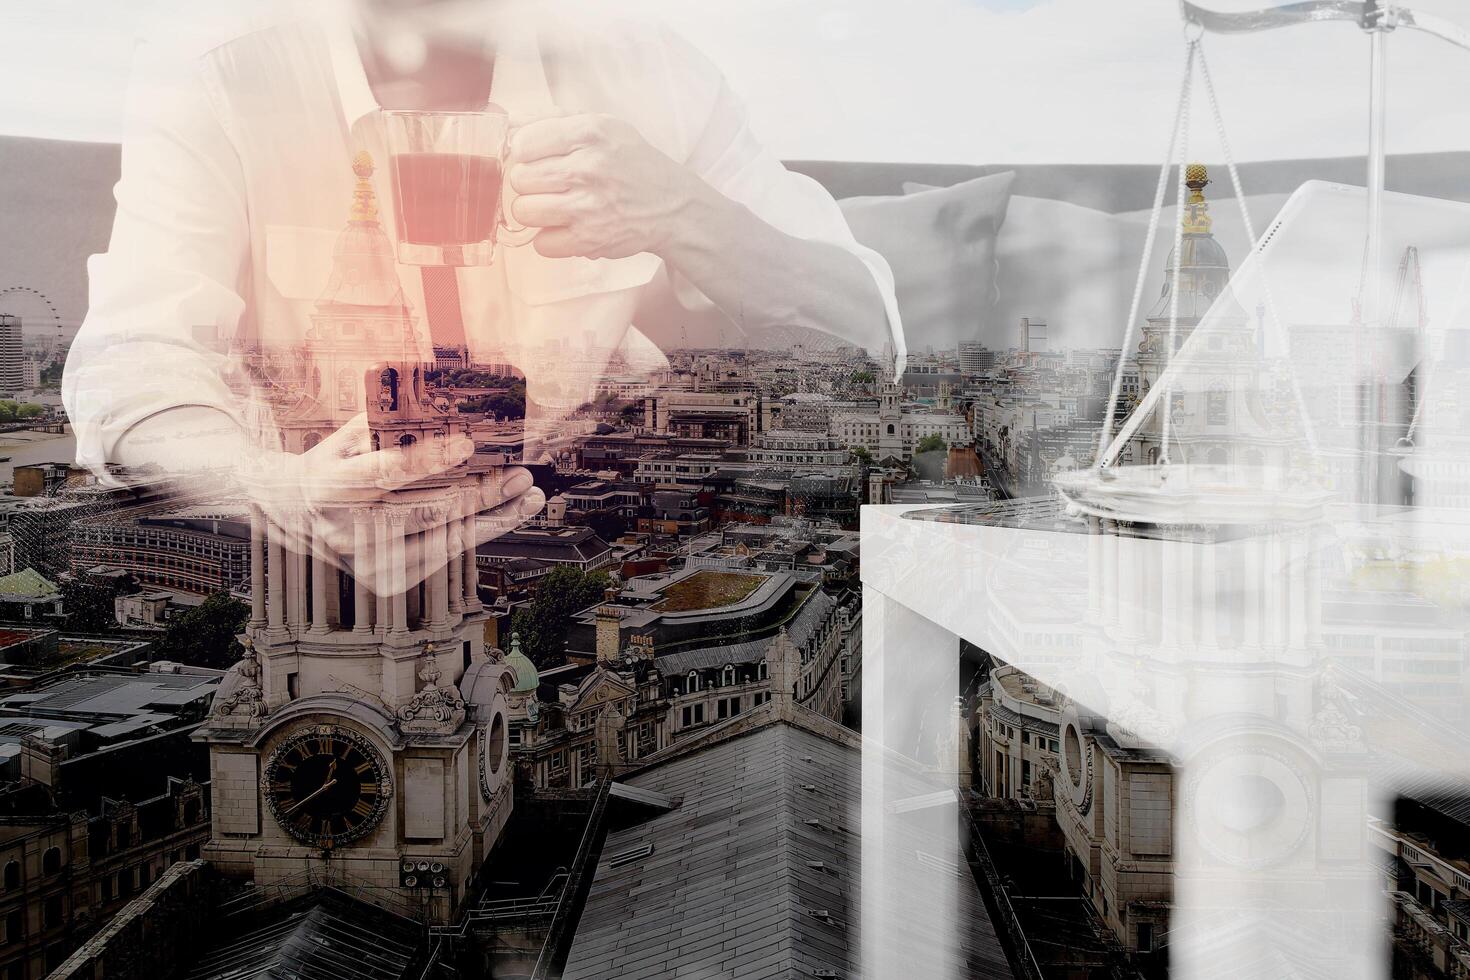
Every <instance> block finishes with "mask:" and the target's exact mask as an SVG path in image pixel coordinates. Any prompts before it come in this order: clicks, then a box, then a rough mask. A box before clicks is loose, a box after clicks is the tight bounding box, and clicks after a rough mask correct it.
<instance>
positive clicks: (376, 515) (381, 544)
mask: <svg viewBox="0 0 1470 980" xmlns="http://www.w3.org/2000/svg"><path fill="white" fill-rule="evenodd" d="M388 542H389V538H388V513H387V511H386V510H385V509H384V508H383V507H381V506H379V507H375V508H373V594H374V595H375V596H376V597H377V606H378V608H377V618H376V619H375V620H374V621H373V628H374V629H375V630H376V631H377V632H378V633H379V634H380V635H381V634H385V633H387V632H388V630H389V629H390V628H391V627H392V619H393V614H392V606H391V605H390V603H391V600H392V596H393V577H392V572H391V571H390V569H391V568H392V565H393V562H392V557H393V555H392V552H391V550H390V545H389V543H388Z"/></svg>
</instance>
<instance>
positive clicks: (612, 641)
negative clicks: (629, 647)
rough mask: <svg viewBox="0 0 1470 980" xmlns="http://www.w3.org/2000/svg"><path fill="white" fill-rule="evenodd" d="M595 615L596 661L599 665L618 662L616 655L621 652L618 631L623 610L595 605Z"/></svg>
mask: <svg viewBox="0 0 1470 980" xmlns="http://www.w3.org/2000/svg"><path fill="white" fill-rule="evenodd" d="M596 617H597V663H598V666H600V667H610V666H612V665H614V664H616V663H617V662H618V655H619V654H620V653H622V643H621V642H620V640H619V636H618V631H619V627H620V626H621V625H622V620H623V610H622V609H620V608H619V607H617V606H610V605H605V604H604V605H601V606H598V607H597V612H596Z"/></svg>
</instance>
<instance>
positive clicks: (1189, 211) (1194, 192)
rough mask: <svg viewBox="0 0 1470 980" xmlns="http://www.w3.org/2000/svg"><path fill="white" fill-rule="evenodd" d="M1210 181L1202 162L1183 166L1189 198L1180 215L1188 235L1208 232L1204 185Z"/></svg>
mask: <svg viewBox="0 0 1470 980" xmlns="http://www.w3.org/2000/svg"><path fill="white" fill-rule="evenodd" d="M1209 182H1210V172H1209V171H1208V170H1206V169H1205V165H1204V164H1202V163H1191V164H1190V165H1189V166H1187V167H1185V168H1184V186H1185V187H1187V188H1189V199H1188V200H1187V201H1186V202H1185V204H1184V214H1183V215H1182V216H1181V217H1180V221H1181V223H1182V224H1183V225H1184V231H1185V233H1186V234H1190V235H1208V234H1209V233H1210V223H1211V222H1210V206H1209V205H1208V204H1207V203H1205V185H1207V184H1208V183H1209Z"/></svg>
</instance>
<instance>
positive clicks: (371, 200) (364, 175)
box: [349, 150, 378, 225]
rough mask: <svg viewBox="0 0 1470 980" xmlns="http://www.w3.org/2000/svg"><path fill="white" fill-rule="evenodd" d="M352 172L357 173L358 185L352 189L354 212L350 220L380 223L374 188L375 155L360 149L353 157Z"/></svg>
mask: <svg viewBox="0 0 1470 980" xmlns="http://www.w3.org/2000/svg"><path fill="white" fill-rule="evenodd" d="M352 172H353V173H355V174H357V186H356V187H355V188H353V191H352V213H351V217H350V219H349V220H352V221H356V222H361V223H364V224H374V225H375V224H377V223H378V195H377V192H376V191H374V190H373V182H372V176H373V157H372V154H370V153H368V151H367V150H358V151H357V155H356V156H355V157H353V158H352Z"/></svg>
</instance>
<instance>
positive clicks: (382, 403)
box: [378, 368, 398, 412]
mask: <svg viewBox="0 0 1470 980" xmlns="http://www.w3.org/2000/svg"><path fill="white" fill-rule="evenodd" d="M378 408H380V409H381V410H383V411H385V412H396V411H398V372H397V371H395V370H394V369H393V368H388V369H387V370H385V371H384V372H383V373H382V374H381V375H379V376H378Z"/></svg>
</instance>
